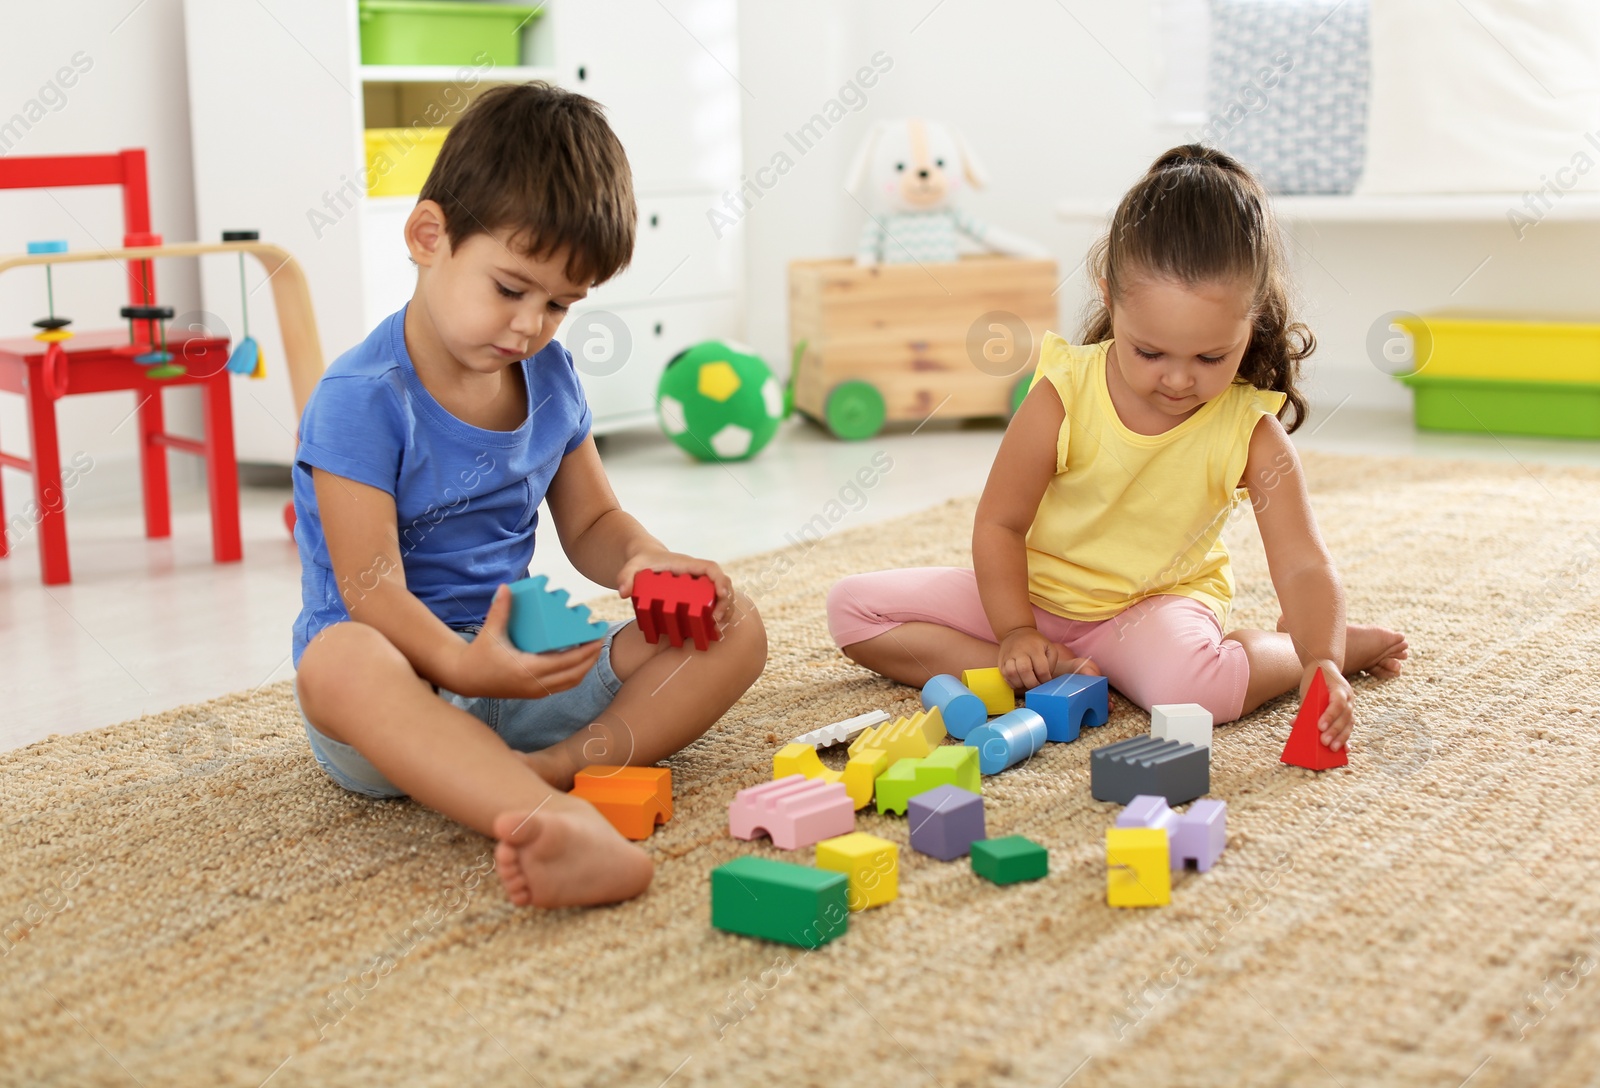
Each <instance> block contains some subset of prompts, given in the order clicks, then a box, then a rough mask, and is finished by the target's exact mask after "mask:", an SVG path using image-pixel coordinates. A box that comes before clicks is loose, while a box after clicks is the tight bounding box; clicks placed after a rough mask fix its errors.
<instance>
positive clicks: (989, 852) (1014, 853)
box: [972, 835, 1050, 884]
mask: <svg viewBox="0 0 1600 1088" xmlns="http://www.w3.org/2000/svg"><path fill="white" fill-rule="evenodd" d="M972 871H973V872H975V873H977V874H978V875H979V876H981V877H983V878H984V879H985V880H991V881H993V882H994V883H996V884H1018V883H1021V882H1022V881H1024V880H1038V879H1039V878H1040V877H1043V876H1047V875H1049V872H1050V851H1048V850H1046V849H1045V848H1044V847H1042V846H1040V845H1039V844H1038V843H1036V842H1034V841H1033V840H1032V839H1029V838H1026V837H1024V836H1022V835H1007V836H1005V837H1004V838H1000V839H980V840H979V841H977V842H975V843H973V844H972Z"/></svg>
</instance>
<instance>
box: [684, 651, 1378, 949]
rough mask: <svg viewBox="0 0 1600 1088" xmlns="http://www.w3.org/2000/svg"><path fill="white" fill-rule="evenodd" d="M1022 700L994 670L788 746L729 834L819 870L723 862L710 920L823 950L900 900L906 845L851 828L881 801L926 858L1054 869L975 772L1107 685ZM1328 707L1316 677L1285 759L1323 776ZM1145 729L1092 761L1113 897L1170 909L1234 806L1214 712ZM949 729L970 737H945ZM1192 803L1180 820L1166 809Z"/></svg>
mask: <svg viewBox="0 0 1600 1088" xmlns="http://www.w3.org/2000/svg"><path fill="white" fill-rule="evenodd" d="M1016 702H1017V700H1016V693H1015V692H1014V691H1012V690H1011V688H1010V686H1009V685H1008V684H1006V683H1005V681H1004V679H1003V677H1002V676H1001V674H1000V671H999V670H998V669H974V670H968V671H967V672H966V673H964V674H963V675H962V678H961V679H959V680H958V679H956V678H955V677H954V676H950V675H940V676H935V677H934V678H933V679H931V680H930V681H929V682H928V683H927V685H926V686H925V687H924V688H923V692H922V704H923V710H922V712H920V713H918V714H914V715H912V716H911V717H909V718H900V719H898V720H896V721H894V722H892V723H891V722H889V721H888V715H884V714H881V713H878V712H874V713H872V714H865V715H858V716H857V717H855V718H852V719H847V720H846V721H843V722H838V723H835V724H834V725H831V726H824V727H823V728H822V729H818V730H813V731H811V732H810V733H807V734H804V735H802V736H801V737H799V738H796V740H795V741H793V742H791V743H789V744H788V745H785V746H784V747H783V748H782V749H780V750H779V752H778V753H777V755H776V756H775V757H774V759H773V774H774V781H772V782H767V783H763V784H762V785H759V786H754V787H751V788H750V789H745V790H740V791H739V793H738V794H737V795H736V796H735V798H734V802H733V804H732V805H730V806H729V830H730V831H731V832H732V833H733V834H734V835H735V836H736V837H738V838H745V839H749V838H753V837H754V836H755V835H757V834H760V833H761V832H766V833H767V834H768V835H769V836H770V837H771V838H772V840H773V845H774V846H777V847H778V848H780V849H786V850H793V849H798V848H800V847H801V846H805V845H811V844H815V846H816V868H815V869H809V868H807V867H805V866H801V865H788V864H784V863H782V862H775V861H769V860H766V859H759V858H740V859H738V860H737V861H734V862H730V863H728V864H727V865H723V866H720V867H718V868H717V869H715V870H713V872H712V924H713V925H715V926H716V927H717V928H719V929H724V930H727V931H729V932H733V933H743V934H748V935H751V936H758V937H765V938H767V939H769V940H777V941H787V942H789V943H792V944H799V945H801V946H803V947H807V948H815V947H818V946H819V945H821V944H824V943H826V942H827V941H830V940H832V939H834V938H835V937H837V936H839V935H840V934H841V933H844V932H846V931H847V930H848V928H849V914H850V912H851V911H857V910H863V909H866V908H868V907H874V906H881V905H883V904H884V903H888V902H891V901H893V900H894V899H895V898H896V897H897V896H898V894H899V847H898V846H896V845H895V844H894V843H892V842H889V841H888V840H886V839H882V838H878V837H877V836H873V835H868V834H866V833H865V832H860V831H856V830H855V812H856V810H857V809H860V808H864V807H866V805H868V804H869V803H871V802H872V800H873V799H874V797H876V799H877V810H878V812H879V813H880V814H883V813H899V812H904V813H905V814H906V822H907V826H908V829H909V837H910V842H911V847H912V849H914V850H916V851H918V852H919V853H923V854H927V855H929V856H931V857H936V858H939V859H941V860H945V861H949V860H953V859H955V858H959V857H963V856H966V857H969V858H970V860H971V865H972V870H973V872H974V873H975V874H977V875H978V876H981V877H983V878H984V879H987V880H989V881H992V882H993V883H995V884H1000V885H1004V884H1014V883H1018V882H1021V881H1028V880H1037V879H1039V878H1041V877H1044V876H1046V875H1047V874H1048V873H1049V867H1050V862H1049V853H1048V851H1046V850H1045V848H1044V847H1043V846H1041V845H1039V844H1038V843H1035V842H1032V841H1030V840H1028V839H1026V838H1024V837H1022V836H1020V835H1010V836H1006V837H1004V838H999V839H990V838H988V836H987V827H986V819H985V812H984V799H983V795H982V790H983V783H982V777H983V776H984V775H990V774H997V773H1000V772H1001V771H1003V770H1005V769H1007V768H1009V767H1013V766H1015V765H1017V764H1018V763H1020V762H1022V761H1023V760H1026V759H1027V758H1029V757H1030V756H1032V755H1034V754H1035V753H1037V752H1038V751H1039V750H1040V749H1042V748H1043V747H1044V745H1045V744H1046V743H1047V742H1049V741H1056V742H1059V743H1070V742H1071V741H1074V740H1076V739H1077V738H1078V737H1079V736H1080V735H1081V733H1082V730H1083V729H1085V728H1092V727H1095V726H1100V725H1104V724H1106V722H1107V721H1108V720H1109V717H1110V714H1109V705H1108V685H1107V681H1106V679H1105V678H1104V677H1097V676H1079V675H1071V676H1063V677H1059V678H1057V679H1055V680H1052V681H1049V682H1047V683H1045V684H1041V685H1039V686H1038V687H1036V688H1034V689H1033V690H1031V691H1029V692H1028V693H1027V695H1026V696H1025V705H1024V706H1023V707H1018V706H1017V705H1016ZM1327 706H1328V693H1327V687H1326V683H1325V681H1324V680H1323V677H1322V675H1321V674H1320V672H1319V673H1318V674H1317V675H1316V676H1315V677H1314V678H1313V681H1312V684H1311V686H1310V689H1309V690H1308V692H1307V696H1306V700H1305V703H1304V705H1302V706H1301V708H1300V711H1299V714H1298V715H1297V716H1296V718H1295V723H1294V727H1293V729H1292V731H1291V734H1290V738H1289V742H1288V744H1287V745H1286V746H1285V748H1284V753H1283V762H1285V763H1291V764H1294V765H1296V766H1303V767H1308V768H1311V769H1313V770H1321V769H1324V768H1327V767H1333V766H1342V765H1344V764H1345V763H1346V762H1347V761H1348V757H1347V756H1346V755H1345V753H1343V752H1332V751H1330V750H1329V749H1328V748H1327V747H1326V746H1324V745H1323V744H1322V743H1321V737H1320V734H1319V733H1318V731H1317V723H1318V721H1319V720H1320V718H1321V716H1322V714H1323V713H1324V712H1325V711H1326V709H1327ZM991 716H992V717H991ZM1150 721H1151V731H1150V733H1149V735H1146V736H1141V737H1130V738H1128V739H1126V740H1122V741H1118V742H1116V743H1114V744H1109V745H1106V746H1104V747H1101V748H1097V749H1095V750H1094V751H1093V752H1092V753H1091V754H1090V760H1089V764H1090V792H1091V793H1092V795H1093V796H1094V797H1095V798H1096V799H1097V800H1103V801H1113V802H1115V803H1117V804H1122V805H1125V806H1126V807H1125V808H1124V809H1123V811H1122V812H1121V813H1120V814H1119V815H1118V816H1117V819H1116V826H1114V827H1111V828H1108V829H1107V830H1106V846H1105V850H1106V902H1107V903H1108V904H1109V905H1110V906H1113V907H1144V906H1160V905H1164V904H1167V903H1170V902H1171V899H1172V874H1173V872H1175V871H1180V870H1185V869H1194V870H1195V871H1197V872H1202V873H1204V872H1207V871H1209V870H1210V869H1211V868H1212V867H1213V866H1214V865H1216V863H1217V861H1218V859H1219V858H1220V857H1221V856H1222V853H1223V850H1224V849H1225V847H1226V846H1227V805H1226V803H1225V802H1223V801H1220V800H1215V799H1200V798H1201V795H1202V794H1204V793H1207V792H1208V791H1209V790H1210V788H1211V749H1212V718H1211V714H1210V712H1209V711H1207V710H1206V709H1205V708H1204V707H1203V706H1200V705H1198V704H1195V703H1180V704H1161V705H1157V706H1154V707H1152V708H1151V718H1150ZM947 735H948V736H950V737H953V738H954V739H956V740H958V741H962V742H963V743H961V744H954V745H947V744H944V743H943V741H944V739H945V737H946V736H947ZM852 737H853V738H854V739H851V740H850V746H849V761H848V762H847V763H846V764H845V767H844V769H843V770H842V771H836V770H833V769H831V768H829V767H827V766H825V765H824V764H823V762H822V760H821V758H820V757H819V756H818V753H817V747H818V746H819V745H828V744H837V743H842V742H844V741H845V740H847V739H850V738H852ZM668 801H669V804H670V789H669V790H668ZM1190 802H1193V803H1192V804H1190ZM1185 804H1188V805H1189V807H1188V809H1187V811H1185V812H1183V813H1181V814H1180V813H1177V812H1175V811H1173V806H1177V805H1185ZM668 812H669V815H670V808H669V810H668Z"/></svg>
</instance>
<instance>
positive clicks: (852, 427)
mask: <svg viewBox="0 0 1600 1088" xmlns="http://www.w3.org/2000/svg"><path fill="white" fill-rule="evenodd" d="M1057 282H1058V280H1057V276H1056V264H1055V262H1054V261H1049V260H1018V259H1016V258H1011V257H998V256H978V257H969V258H965V259H963V260H959V261H951V262H947V263H938V264H926V265H924V264H892V265H875V266H872V267H867V268H858V267H857V266H856V265H855V263H854V262H853V261H850V260H825V261H794V262H792V263H791V264H790V265H789V336H790V343H791V345H792V347H793V351H794V376H793V382H794V403H795V407H797V408H799V409H800V410H801V411H802V412H804V413H805V414H806V415H808V416H810V417H811V418H812V419H814V420H816V421H817V422H819V423H821V424H822V425H823V426H825V427H827V428H828V430H830V431H831V432H832V433H833V434H834V435H835V436H836V437H839V438H846V439H862V438H870V437H871V436H872V435H874V434H877V433H878V431H879V430H880V429H882V427H883V426H884V425H885V424H886V423H898V422H911V423H916V424H918V425H920V424H921V423H923V422H925V421H926V420H928V419H931V418H939V419H964V418H971V417H978V416H1000V417H1008V416H1009V415H1010V414H1011V413H1012V412H1014V411H1015V410H1016V406H1017V405H1018V404H1020V403H1021V398H1022V395H1023V394H1024V393H1025V392H1026V391H1027V383H1028V380H1029V379H1030V378H1031V377H1032V375H1033V369H1034V367H1035V365H1036V364H1037V363H1038V361H1039V342H1040V340H1041V338H1042V337H1043V336H1044V333H1045V331H1046V330H1047V329H1051V328H1054V327H1055V325H1056V321H1057V318H1056V296H1055V290H1056V285H1057Z"/></svg>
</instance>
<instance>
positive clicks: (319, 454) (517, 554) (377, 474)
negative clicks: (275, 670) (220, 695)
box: [294, 308, 591, 668]
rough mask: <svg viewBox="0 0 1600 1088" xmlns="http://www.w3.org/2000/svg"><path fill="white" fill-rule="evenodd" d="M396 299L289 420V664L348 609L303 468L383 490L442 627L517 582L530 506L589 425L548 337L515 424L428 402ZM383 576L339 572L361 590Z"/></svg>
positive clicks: (406, 564) (463, 620) (523, 570)
mask: <svg viewBox="0 0 1600 1088" xmlns="http://www.w3.org/2000/svg"><path fill="white" fill-rule="evenodd" d="M405 315H406V311H405V309H404V308H401V309H400V311H399V312H398V313H394V314H391V315H389V316H388V317H387V318H385V319H384V320H383V321H382V322H380V323H379V325H378V327H377V328H375V329H373V330H372V333H371V335H369V336H368V337H367V338H366V340H364V341H363V342H362V343H360V344H359V345H357V346H356V347H354V348H352V349H350V350H349V351H347V352H345V353H344V354H343V355H341V356H339V358H337V359H335V360H334V361H333V365H332V366H330V367H328V369H327V371H326V372H325V373H324V374H323V375H322V379H321V380H320V381H318V382H317V385H316V388H315V389H314V390H313V391H312V393H311V400H310V401H309V402H307V404H306V410H305V414H304V415H303V416H301V418H300V443H299V447H298V449H297V450H296V452H295V464H294V512H295V518H296V522H295V529H294V539H295V543H296V545H298V547H299V549H300V601H301V608H300V616H299V618H298V619H296V620H295V624H294V664H295V667H296V668H299V666H300V655H301V653H303V652H304V651H305V648H306V643H308V642H309V641H311V638H312V636H314V635H315V634H316V633H317V632H318V631H320V630H322V629H323V628H324V627H326V626H328V625H329V624H332V623H339V622H342V621H344V620H348V619H349V618H350V614H349V612H348V611H346V609H345V606H344V601H343V599H342V598H341V597H340V594H339V588H338V586H337V585H336V583H335V579H334V574H333V562H332V560H331V559H330V558H329V557H328V543H327V540H326V539H325V538H324V536H323V533H322V517H321V514H320V513H319V512H318V510H317V493H316V489H315V486H314V485H313V483H312V479H311V470H312V468H320V469H322V470H323V471H325V472H331V473H333V474H334V475H336V476H343V477H345V478H346V479H350V480H355V481H356V482H357V483H363V484H366V485H368V486H369V487H375V488H378V489H379V490H381V491H387V492H388V493H389V494H390V495H393V496H394V502H395V513H396V515H397V522H398V529H399V535H400V562H401V566H402V567H403V568H404V570H405V577H406V588H407V589H409V590H410V591H411V592H412V593H414V594H415V595H416V596H417V597H418V598H419V599H421V601H422V603H423V604H425V605H427V606H428V608H429V609H430V610H432V612H433V614H434V615H435V616H438V617H439V618H440V619H441V620H443V621H444V622H445V623H446V624H447V625H449V626H450V627H453V628H457V629H460V628H465V627H470V626H474V625H476V624H480V623H482V622H483V617H484V616H485V615H486V614H487V613H488V611H489V602H490V601H491V600H492V599H493V597H494V591H495V587H496V586H498V585H500V584H501V583H505V582H514V581H516V580H517V579H519V578H522V577H524V576H525V575H526V574H527V571H528V562H529V560H530V559H532V558H533V541H534V530H535V529H536V528H537V526H538V523H539V504H540V503H541V502H542V501H543V500H544V494H545V491H546V490H547V489H548V488H549V486H550V480H551V478H552V477H553V476H555V474H556V469H557V468H559V467H560V466H561V459H562V458H563V457H565V456H566V455H567V454H568V453H571V452H572V451H573V450H574V449H576V448H577V447H578V446H579V445H580V444H582V442H583V440H584V439H585V438H586V437H588V434H589V428H590V424H591V416H590V414H589V405H588V402H587V401H586V400H585V399H584V396H583V386H582V385H581V384H580V383H579V381H578V375H577V372H576V371H575V370H574V369H573V366H572V356H571V355H570V354H569V353H568V352H567V350H566V349H565V348H564V347H562V346H561V345H560V344H559V343H556V342H555V341H551V343H550V344H548V345H547V346H546V347H545V348H544V350H543V351H541V352H539V354H537V355H534V356H532V357H531V358H527V359H524V360H522V361H521V362H520V363H517V364H515V365H517V366H520V367H522V374H523V379H524V383H525V385H526V386H527V390H528V409H527V411H528V414H527V418H526V419H524V420H523V421H522V425H521V426H519V427H518V428H517V429H516V430H514V431H489V430H484V429H483V428H481V427H474V426H472V425H471V424H470V423H464V422H462V421H461V420H459V419H457V418H456V417H455V416H453V415H451V414H450V413H449V412H448V411H446V410H445V408H444V406H443V405H441V404H440V403H439V402H438V401H436V400H434V399H433V395H432V394H430V393H429V392H428V391H427V389H425V388H424V387H423V385H422V380H421V379H420V378H418V377H417V371H416V368H415V367H413V366H412V365H411V356H410V355H409V354H408V353H407V351H406V340H405ZM382 573H383V572H382V571H379V570H377V569H376V568H374V569H370V570H366V571H362V572H358V573H355V574H347V578H348V579H349V581H350V582H352V583H353V585H352V587H351V588H352V590H353V591H354V592H355V593H360V592H361V591H362V590H363V589H368V590H370V589H372V588H374V587H375V586H376V585H377V579H378V576H379V575H380V574H382Z"/></svg>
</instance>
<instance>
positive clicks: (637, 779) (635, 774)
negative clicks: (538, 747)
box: [572, 763, 672, 841]
mask: <svg viewBox="0 0 1600 1088" xmlns="http://www.w3.org/2000/svg"><path fill="white" fill-rule="evenodd" d="M572 795H573V796H574V797H581V798H583V799H584V800H585V801H587V802H589V803H590V804H591V805H593V806H594V807H595V808H597V809H598V810H599V811H600V815H602V816H604V817H605V818H606V819H607V820H609V821H610V822H611V826H612V827H614V828H616V829H617V831H619V832H620V833H621V834H622V836H623V838H627V839H634V840H635V841H637V840H639V839H648V838H649V837H650V833H651V832H652V831H654V830H655V829H656V825H657V824H664V823H666V822H667V821H668V820H670V819H672V771H671V769H670V768H667V767H610V766H605V765H602V764H598V763H596V764H591V765H590V766H589V767H586V768H585V769H584V770H581V771H579V772H578V773H577V774H576V775H575V776H574V777H573V780H572Z"/></svg>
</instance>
